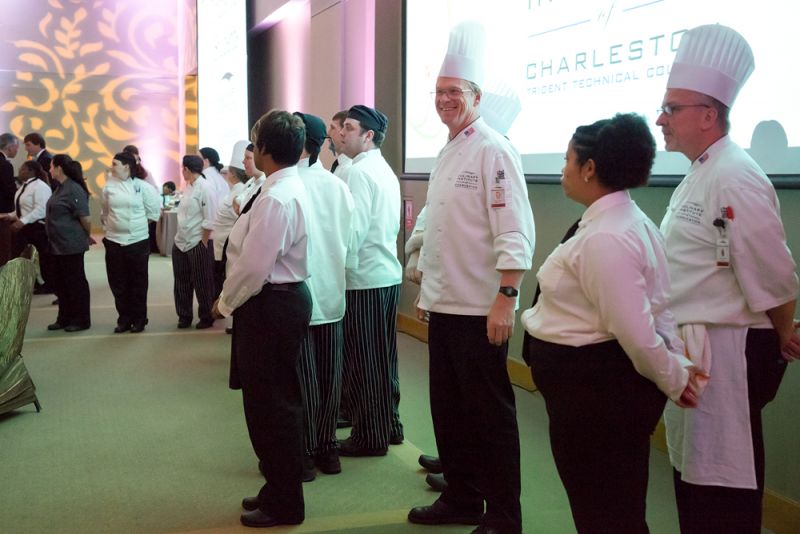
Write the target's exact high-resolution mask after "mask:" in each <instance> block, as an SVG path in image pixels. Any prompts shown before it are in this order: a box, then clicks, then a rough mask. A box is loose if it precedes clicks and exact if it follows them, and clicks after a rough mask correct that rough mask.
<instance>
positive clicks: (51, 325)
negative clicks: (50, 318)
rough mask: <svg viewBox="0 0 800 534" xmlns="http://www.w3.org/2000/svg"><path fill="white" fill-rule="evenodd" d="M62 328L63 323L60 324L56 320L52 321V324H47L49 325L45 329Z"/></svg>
mask: <svg viewBox="0 0 800 534" xmlns="http://www.w3.org/2000/svg"><path fill="white" fill-rule="evenodd" d="M62 328H64V325H62V324H61V323H59V322H58V321H56V322H54V323H52V324H49V325H47V329H48V330H61V329H62Z"/></svg>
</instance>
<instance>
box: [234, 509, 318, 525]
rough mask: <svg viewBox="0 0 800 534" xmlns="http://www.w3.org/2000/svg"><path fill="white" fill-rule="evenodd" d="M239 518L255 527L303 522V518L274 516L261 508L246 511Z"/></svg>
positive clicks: (244, 523) (245, 523)
mask: <svg viewBox="0 0 800 534" xmlns="http://www.w3.org/2000/svg"><path fill="white" fill-rule="evenodd" d="M239 520H240V521H241V522H242V524H243V525H244V526H246V527H255V528H268V527H274V526H277V525H299V524H300V523H302V522H303V520H302V519H298V520H286V519H278V518H277V517H273V516H271V515H269V514H266V513H264V512H262V511H261V510H253V511H251V512H245V513H243V514H242V515H241V516H240V517H239Z"/></svg>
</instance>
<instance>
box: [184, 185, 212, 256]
mask: <svg viewBox="0 0 800 534" xmlns="http://www.w3.org/2000/svg"><path fill="white" fill-rule="evenodd" d="M216 213H217V202H216V198H215V197H214V194H213V193H212V192H211V186H210V185H209V183H208V182H207V181H206V180H205V179H204V178H203V177H201V176H198V178H197V179H196V180H195V181H194V184H192V185H187V186H186V190H185V191H184V194H183V198H181V203H180V204H179V205H178V230H177V231H176V232H175V246H177V247H178V250H180V251H181V252H186V251H188V250H191V249H193V248H194V247H196V246H197V244H198V243H199V242H200V241H201V240H202V238H203V230H213V229H214V217H215V215H216Z"/></svg>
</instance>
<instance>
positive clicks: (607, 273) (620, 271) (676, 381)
mask: <svg viewBox="0 0 800 534" xmlns="http://www.w3.org/2000/svg"><path fill="white" fill-rule="evenodd" d="M537 278H538V279H539V287H540V288H541V290H542V293H541V296H540V297H539V301H538V303H537V304H536V306H534V307H533V308H531V309H530V310H526V311H525V312H524V313H523V314H522V322H523V324H524V325H525V329H526V330H527V331H528V333H529V334H530V335H532V336H534V337H536V338H538V339H541V340H543V341H549V342H551V343H557V344H560V345H567V346H571V347H582V346H584V345H591V344H596V343H602V342H604V341H610V340H612V339H616V340H617V341H618V342H619V344H620V345H621V346H622V348H623V349H624V350H625V353H626V354H627V355H628V357H629V358H630V359H631V362H633V366H634V367H635V368H636V371H637V372H638V373H639V374H641V375H642V376H644V377H645V378H647V379H649V380H650V381H652V382H653V383H655V384H656V385H657V386H658V388H659V389H660V390H661V391H663V392H664V394H666V395H667V396H668V397H669V398H671V399H678V398H680V396H681V393H682V392H683V390H684V388H685V387H686V384H687V382H688V379H689V373H688V371H687V370H686V367H690V366H691V362H690V361H689V360H688V359H686V358H685V357H684V356H683V350H684V347H683V342H682V341H681V340H680V338H679V337H678V333H677V325H676V323H675V319H674V317H673V316H672V314H671V313H670V311H669V309H668V308H667V303H668V300H667V296H668V294H669V288H670V283H669V274H668V269H667V258H666V254H665V251H664V240H663V238H662V236H661V234H660V233H659V231H658V228H656V226H655V225H654V224H653V222H652V221H651V220H650V219H648V218H647V216H646V215H645V214H644V213H643V212H642V211H641V210H640V209H639V207H638V206H636V204H635V203H634V202H633V201H632V200H631V198H630V195H629V194H628V192H627V191H617V192H615V193H611V194H608V195H605V196H604V197H602V198H600V199H598V200H596V201H595V202H594V203H593V204H592V205H591V206H589V208H588V209H587V210H586V212H585V213H584V214H583V217H582V219H581V222H580V224H579V226H578V230H577V232H576V233H575V236H574V237H572V238H571V239H569V240H567V241H566V242H565V243H563V244H561V245H559V246H558V247H556V249H555V250H554V251H553V252H552V253H551V254H550V256H548V258H547V259H546V260H545V262H544V264H543V265H542V267H541V269H539V272H538V273H537Z"/></svg>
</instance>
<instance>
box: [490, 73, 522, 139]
mask: <svg viewBox="0 0 800 534" xmlns="http://www.w3.org/2000/svg"><path fill="white" fill-rule="evenodd" d="M520 111H522V103H521V102H520V99H519V96H518V95H517V93H516V91H514V89H512V88H511V86H510V85H508V84H507V83H505V82H504V81H501V80H496V81H493V82H489V83H487V85H486V89H485V90H484V91H483V96H481V117H483V120H484V121H485V122H486V124H488V125H489V126H490V127H491V128H493V129H494V130H496V131H498V132H499V133H500V134H502V135H506V134H507V133H508V130H510V129H511V125H512V124H513V123H514V120H515V119H516V118H517V115H519V113H520Z"/></svg>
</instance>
